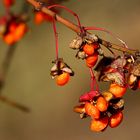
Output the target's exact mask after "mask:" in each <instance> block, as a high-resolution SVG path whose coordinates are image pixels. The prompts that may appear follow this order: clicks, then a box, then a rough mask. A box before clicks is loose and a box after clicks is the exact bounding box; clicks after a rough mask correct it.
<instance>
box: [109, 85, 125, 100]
mask: <svg viewBox="0 0 140 140" xmlns="http://www.w3.org/2000/svg"><path fill="white" fill-rule="evenodd" d="M126 90H127V87H123V86H120V85H118V84H115V83H113V84H111V85H110V88H109V92H111V93H112V94H113V95H114V96H115V97H116V98H119V97H122V96H123V95H124V94H125V93H126Z"/></svg>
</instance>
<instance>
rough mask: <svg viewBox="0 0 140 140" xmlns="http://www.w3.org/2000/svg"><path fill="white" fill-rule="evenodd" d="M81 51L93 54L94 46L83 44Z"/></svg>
mask: <svg viewBox="0 0 140 140" xmlns="http://www.w3.org/2000/svg"><path fill="white" fill-rule="evenodd" d="M83 51H84V52H85V53H86V54H87V55H93V53H94V47H93V45H89V44H85V45H84V46H83Z"/></svg>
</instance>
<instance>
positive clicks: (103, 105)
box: [96, 97, 108, 112]
mask: <svg viewBox="0 0 140 140" xmlns="http://www.w3.org/2000/svg"><path fill="white" fill-rule="evenodd" d="M96 107H97V108H98V109H99V111H101V112H104V111H106V110H107V108H108V102H107V101H106V100H105V98H104V97H99V98H98V99H97V103H96Z"/></svg>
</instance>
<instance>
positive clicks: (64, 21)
mask: <svg viewBox="0 0 140 140" xmlns="http://www.w3.org/2000/svg"><path fill="white" fill-rule="evenodd" d="M27 1H28V2H29V3H30V4H31V5H33V6H34V7H35V8H40V10H41V11H42V12H44V13H46V14H48V15H50V16H52V17H54V18H55V19H56V20H57V21H58V22H60V23H62V24H64V25H65V26H67V27H68V28H70V29H71V30H73V31H74V32H76V33H81V29H80V27H79V26H77V25H76V24H74V23H72V22H71V21H69V20H67V19H65V18H62V17H61V16H59V15H58V14H56V13H55V12H53V11H51V10H50V9H48V8H47V7H45V6H42V7H40V4H39V2H37V1H35V0H27ZM99 43H100V44H102V45H104V46H105V47H107V48H112V49H115V50H118V51H122V52H127V53H130V54H133V55H135V54H139V51H138V50H133V49H128V48H125V47H124V46H120V45H116V44H113V43H110V42H108V41H105V40H103V39H101V38H99Z"/></svg>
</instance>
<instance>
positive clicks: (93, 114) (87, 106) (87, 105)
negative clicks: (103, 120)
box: [85, 102, 100, 119]
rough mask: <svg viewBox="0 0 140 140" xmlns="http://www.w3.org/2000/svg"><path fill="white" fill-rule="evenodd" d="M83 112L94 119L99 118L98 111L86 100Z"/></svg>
mask: <svg viewBox="0 0 140 140" xmlns="http://www.w3.org/2000/svg"><path fill="white" fill-rule="evenodd" d="M85 112H86V114H87V115H89V116H91V117H93V118H95V119H99V117H100V111H99V110H98V109H97V108H96V107H95V106H94V105H92V104H91V103H88V102H86V103H85Z"/></svg>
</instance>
